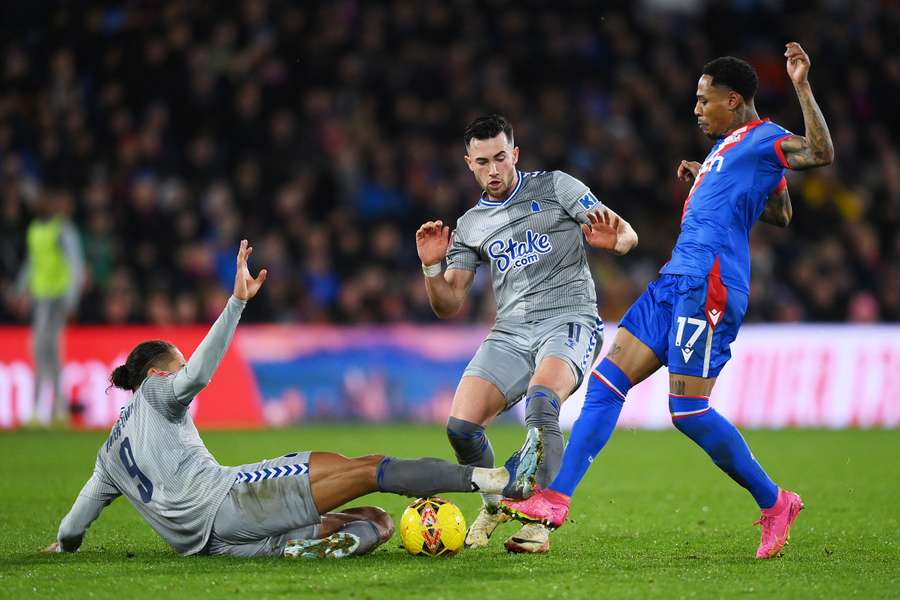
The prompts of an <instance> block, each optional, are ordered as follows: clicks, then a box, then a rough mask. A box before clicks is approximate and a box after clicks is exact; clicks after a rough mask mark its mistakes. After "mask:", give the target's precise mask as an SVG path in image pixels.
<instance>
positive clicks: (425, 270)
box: [422, 263, 441, 277]
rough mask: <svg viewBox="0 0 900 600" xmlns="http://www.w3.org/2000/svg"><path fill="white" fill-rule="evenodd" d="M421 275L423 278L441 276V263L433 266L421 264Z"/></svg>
mask: <svg viewBox="0 0 900 600" xmlns="http://www.w3.org/2000/svg"><path fill="white" fill-rule="evenodd" d="M422 274H423V275H425V277H437V276H438V275H440V274H441V263H435V264H433V265H426V264H424V263H423V264H422Z"/></svg>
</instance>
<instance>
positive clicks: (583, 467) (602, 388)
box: [549, 358, 631, 496]
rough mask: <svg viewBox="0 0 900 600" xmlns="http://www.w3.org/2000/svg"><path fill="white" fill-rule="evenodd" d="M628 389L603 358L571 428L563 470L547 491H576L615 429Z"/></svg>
mask: <svg viewBox="0 0 900 600" xmlns="http://www.w3.org/2000/svg"><path fill="white" fill-rule="evenodd" d="M630 389H631V382H630V381H629V380H628V377H627V376H626V375H625V373H623V372H622V369H620V368H619V367H617V366H616V365H615V364H614V363H613V362H612V361H610V360H609V359H608V358H604V359H603V361H602V362H601V363H600V364H599V365H598V366H597V368H596V369H595V370H594V372H593V373H591V379H590V381H589V382H588V389H587V394H586V395H585V398H584V406H583V407H582V408H581V414H580V415H578V420H576V421H575V425H574V426H573V427H572V433H571V434H570V435H569V443H568V445H566V451H565V453H564V454H563V460H562V467H560V469H559V473H558V474H557V475H556V479H554V480H553V483H551V484H550V486H549V487H550V489H552V490H555V491H557V492H560V493H562V494H565V495H566V496H571V495H572V494H573V493H574V492H575V488H576V487H578V484H579V483H580V482H581V480H582V479H583V478H584V475H585V473H587V470H588V468H589V467H590V466H591V463H592V462H593V461H594V457H595V456H597V454H599V453H600V450H602V449H603V446H605V445H606V442H607V441H609V438H610V436H611V435H612V433H613V430H614V429H615V428H616V421H618V420H619V413H620V412H622V405H623V404H624V403H625V395H626V394H628V390H630Z"/></svg>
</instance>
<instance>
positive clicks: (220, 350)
mask: <svg viewBox="0 0 900 600" xmlns="http://www.w3.org/2000/svg"><path fill="white" fill-rule="evenodd" d="M252 253H253V247H252V246H249V245H248V243H247V240H241V246H240V249H239V250H238V254H237V272H236V273H235V276H234V292H233V294H232V297H231V298H229V299H228V303H227V304H226V305H225V309H224V310H223V311H222V314H221V315H219V318H218V319H216V322H215V323H213V326H212V327H211V328H210V330H209V333H207V334H206V337H205V338H203V341H202V342H200V345H199V346H197V349H196V350H194V353H193V354H192V355H191V358H190V360H189V361H187V364H186V365H184V368H183V369H181V370H179V371H178V373H177V374H176V375H175V379H174V381H173V386H174V389H175V396H176V398H177V399H178V401H179V402H181V403H182V404H185V405H187V404H190V402H191V400H193V398H194V396H196V395H197V394H198V393H200V390H202V389H203V388H205V387H206V386H207V385H208V384H209V381H210V380H211V379H212V376H213V373H215V371H216V368H218V366H219V363H221V362H222V357H223V356H225V351H226V350H228V346H229V345H230V344H231V338H232V337H234V331H235V329H236V328H237V324H238V321H239V320H240V318H241V312H242V311H243V310H244V306H245V305H246V304H247V301H248V300H250V299H251V298H253V296H255V295H256V293H257V292H258V291H259V289H260V288H261V287H262V284H263V282H264V281H265V280H266V274H267V272H266V270H265V269H262V270H261V271H260V272H259V275H258V276H257V277H256V278H254V277H253V276H251V275H250V270H249V268H248V267H247V259H248V258H249V257H250V254H252Z"/></svg>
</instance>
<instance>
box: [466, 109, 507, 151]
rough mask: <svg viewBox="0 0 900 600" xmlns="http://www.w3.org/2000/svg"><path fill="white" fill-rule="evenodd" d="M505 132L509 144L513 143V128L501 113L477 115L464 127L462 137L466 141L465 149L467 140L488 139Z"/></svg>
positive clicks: (467, 146) (467, 145)
mask: <svg viewBox="0 0 900 600" xmlns="http://www.w3.org/2000/svg"><path fill="white" fill-rule="evenodd" d="M501 132H502V133H505V134H506V139H507V140H508V141H509V143H510V144H512V143H513V128H512V125H511V124H510V122H509V121H507V120H506V117H504V116H503V115H486V116H483V117H478V118H477V119H475V120H474V121H472V122H471V123H469V126H468V127H466V133H465V134H464V135H463V139H464V140H465V142H466V150H468V149H469V142H471V141H472V140H488V139H490V138H492V137H495V136H497V135H500V133H501Z"/></svg>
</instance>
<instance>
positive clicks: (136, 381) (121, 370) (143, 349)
mask: <svg viewBox="0 0 900 600" xmlns="http://www.w3.org/2000/svg"><path fill="white" fill-rule="evenodd" d="M172 348H174V346H173V345H172V344H170V343H169V342H166V341H163V340H149V341H146V342H141V343H140V344H138V345H137V346H135V347H134V349H132V351H131V352H129V353H128V358H127V359H126V360H125V364H124V365H119V366H118V367H116V368H115V369H114V370H113V372H112V375H110V377H109V382H110V383H111V384H113V385H114V386H115V387H117V388H119V389H123V390H130V391H132V392H133V391H135V390H137V389H138V388H139V387H141V384H142V383H143V382H144V379H146V378H147V369H149V368H150V367H156V368H160V367H162V366H164V365H165V363H166V361H167V360H169V359H170V358H171V357H172Z"/></svg>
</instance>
